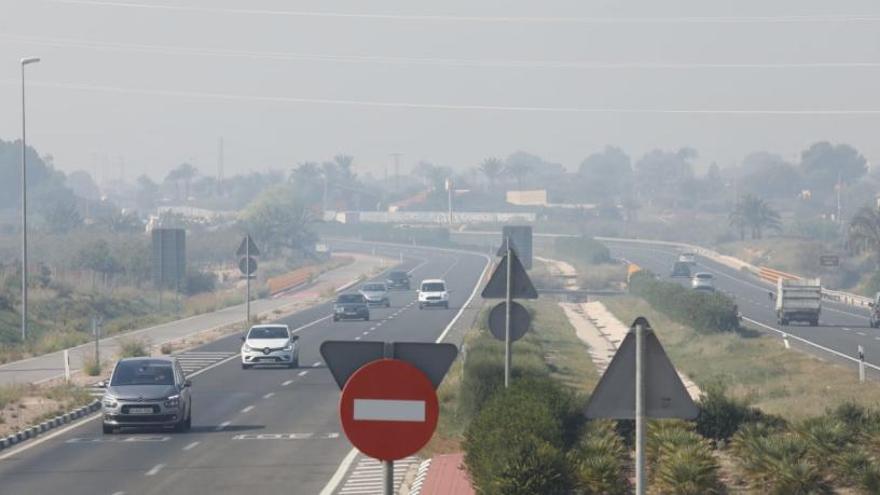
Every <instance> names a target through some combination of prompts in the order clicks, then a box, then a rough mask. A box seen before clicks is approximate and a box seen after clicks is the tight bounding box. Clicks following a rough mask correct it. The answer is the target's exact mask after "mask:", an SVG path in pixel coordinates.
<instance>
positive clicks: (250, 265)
mask: <svg viewBox="0 0 880 495" xmlns="http://www.w3.org/2000/svg"><path fill="white" fill-rule="evenodd" d="M238 269H239V270H240V271H241V273H243V274H244V275H253V274H254V272H256V271H257V260H255V259H254V258H253V257H250V258H242V259H241V260H240V261H239V262H238Z"/></svg>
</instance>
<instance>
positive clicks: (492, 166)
mask: <svg viewBox="0 0 880 495" xmlns="http://www.w3.org/2000/svg"><path fill="white" fill-rule="evenodd" d="M479 169H480V172H482V174H483V175H485V176H486V180H487V181H489V190H490V191H491V190H494V189H495V183H496V182H498V179H499V178H500V177H501V175H502V174H503V173H504V162H503V161H501V160H499V159H498V158H495V157H490V158H486V159H485V160H483V162H482V163H480V166H479Z"/></svg>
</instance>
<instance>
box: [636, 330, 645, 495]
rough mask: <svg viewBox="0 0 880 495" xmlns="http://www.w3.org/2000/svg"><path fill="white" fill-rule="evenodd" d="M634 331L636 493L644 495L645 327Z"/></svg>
mask: <svg viewBox="0 0 880 495" xmlns="http://www.w3.org/2000/svg"><path fill="white" fill-rule="evenodd" d="M635 332H636V495H645V490H646V488H647V487H646V480H645V426H646V425H645V365H646V364H647V363H645V328H644V326H643V325H641V324H638V325H636V326H635Z"/></svg>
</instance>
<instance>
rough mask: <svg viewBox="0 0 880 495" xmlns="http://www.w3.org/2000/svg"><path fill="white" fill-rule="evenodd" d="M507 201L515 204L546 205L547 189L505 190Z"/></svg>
mask: <svg viewBox="0 0 880 495" xmlns="http://www.w3.org/2000/svg"><path fill="white" fill-rule="evenodd" d="M507 203H508V204H512V205H517V206H547V190H546V189H534V190H531V191H516V190H514V191H507Z"/></svg>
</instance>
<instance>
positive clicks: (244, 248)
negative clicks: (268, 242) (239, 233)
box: [235, 234, 260, 256]
mask: <svg viewBox="0 0 880 495" xmlns="http://www.w3.org/2000/svg"><path fill="white" fill-rule="evenodd" d="M235 255H236V256H259V255H260V250H259V249H257V245H256V243H254V239H253V238H252V237H251V236H250V234H248V235H246V236H245V237H244V239H242V240H241V245H239V246H238V250H237V251H235Z"/></svg>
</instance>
